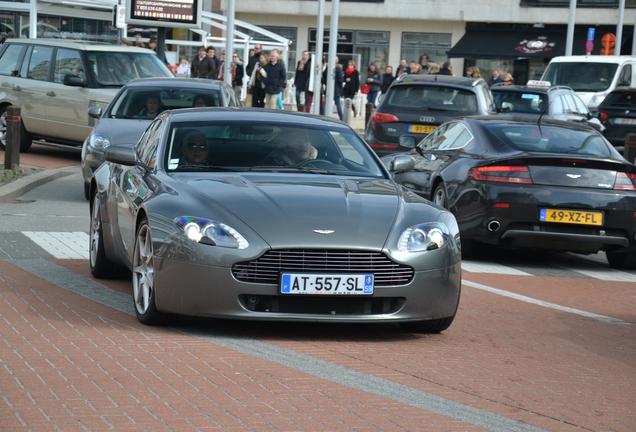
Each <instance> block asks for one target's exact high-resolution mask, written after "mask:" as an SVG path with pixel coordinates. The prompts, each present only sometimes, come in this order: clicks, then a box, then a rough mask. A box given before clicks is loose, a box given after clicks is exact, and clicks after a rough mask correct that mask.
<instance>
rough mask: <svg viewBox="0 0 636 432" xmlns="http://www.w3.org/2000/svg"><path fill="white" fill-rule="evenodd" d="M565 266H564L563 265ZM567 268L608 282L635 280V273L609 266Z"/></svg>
mask: <svg viewBox="0 0 636 432" xmlns="http://www.w3.org/2000/svg"><path fill="white" fill-rule="evenodd" d="M564 268H565V267H564ZM567 269H568V270H572V271H575V272H577V273H581V274H583V275H585V276H587V277H591V278H593V279H599V280H602V281H608V282H636V275H634V274H631V273H627V272H622V271H620V270H615V269H611V268H606V269H604V268H599V269H596V270H587V269H579V268H572V267H568V268H567Z"/></svg>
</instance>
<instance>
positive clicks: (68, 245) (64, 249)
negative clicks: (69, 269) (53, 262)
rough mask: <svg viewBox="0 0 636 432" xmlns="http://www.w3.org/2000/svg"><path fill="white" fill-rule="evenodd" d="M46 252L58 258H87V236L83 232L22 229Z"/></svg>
mask: <svg viewBox="0 0 636 432" xmlns="http://www.w3.org/2000/svg"><path fill="white" fill-rule="evenodd" d="M22 233H23V234H24V235H25V236H27V237H28V238H29V239H31V240H32V241H33V242H34V243H35V244H37V245H38V246H40V247H41V248H42V249H44V250H45V251H46V252H48V253H50V254H51V255H53V257H55V258H58V259H88V242H89V237H88V234H86V233H85V232H43V231H23V232H22Z"/></svg>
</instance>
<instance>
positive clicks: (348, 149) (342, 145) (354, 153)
mask: <svg viewBox="0 0 636 432" xmlns="http://www.w3.org/2000/svg"><path fill="white" fill-rule="evenodd" d="M329 134H330V135H331V138H333V140H334V141H335V143H336V145H337V146H338V148H339V149H340V153H342V156H343V157H344V158H345V159H347V160H349V161H351V162H355V163H357V164H358V165H363V164H364V158H363V157H362V155H361V154H360V152H359V151H358V150H356V149H355V148H354V147H353V145H352V144H351V143H350V142H349V141H348V140H347V139H346V138H345V137H344V136H342V134H341V133H340V132H336V131H331V132H329Z"/></svg>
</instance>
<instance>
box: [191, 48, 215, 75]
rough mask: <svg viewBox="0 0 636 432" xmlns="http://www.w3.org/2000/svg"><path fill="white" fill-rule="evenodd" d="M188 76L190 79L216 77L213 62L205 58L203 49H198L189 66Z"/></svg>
mask: <svg viewBox="0 0 636 432" xmlns="http://www.w3.org/2000/svg"><path fill="white" fill-rule="evenodd" d="M190 76H191V77H192V78H208V79H214V78H215V77H216V65H215V64H214V60H212V59H211V58H210V57H208V56H207V54H206V53H205V47H201V48H199V52H198V55H197V56H196V57H194V58H193V59H192V63H191V64H190Z"/></svg>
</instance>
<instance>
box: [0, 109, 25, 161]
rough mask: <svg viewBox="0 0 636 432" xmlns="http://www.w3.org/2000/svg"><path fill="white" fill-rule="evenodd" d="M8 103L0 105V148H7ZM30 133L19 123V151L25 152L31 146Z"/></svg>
mask: <svg viewBox="0 0 636 432" xmlns="http://www.w3.org/2000/svg"><path fill="white" fill-rule="evenodd" d="M9 106H10V105H4V106H0V150H6V148H7V108H8V107H9ZM31 142H32V138H31V135H29V133H28V132H27V131H26V129H25V128H24V123H21V124H20V152H21V153H26V152H28V151H29V149H30V148H31Z"/></svg>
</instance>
